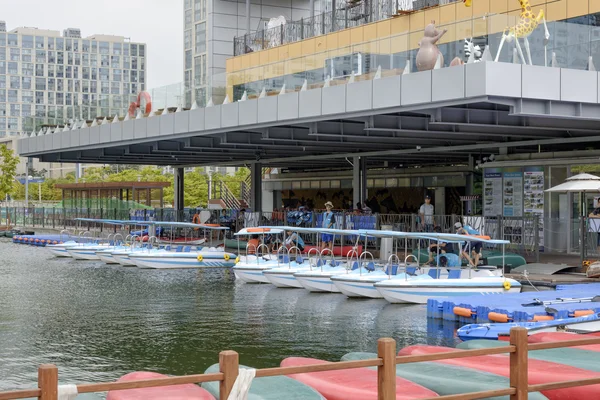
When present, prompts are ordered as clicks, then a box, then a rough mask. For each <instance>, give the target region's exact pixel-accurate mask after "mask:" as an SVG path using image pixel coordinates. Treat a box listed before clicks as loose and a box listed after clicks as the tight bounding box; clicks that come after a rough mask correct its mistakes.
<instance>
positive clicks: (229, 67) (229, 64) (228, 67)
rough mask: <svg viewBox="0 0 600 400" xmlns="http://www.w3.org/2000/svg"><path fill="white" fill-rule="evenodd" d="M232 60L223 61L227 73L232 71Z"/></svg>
mask: <svg viewBox="0 0 600 400" xmlns="http://www.w3.org/2000/svg"><path fill="white" fill-rule="evenodd" d="M233 60H234V59H233V58H228V59H227V60H225V69H226V70H227V71H233Z"/></svg>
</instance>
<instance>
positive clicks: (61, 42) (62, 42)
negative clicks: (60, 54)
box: [56, 38, 65, 51]
mask: <svg viewBox="0 0 600 400" xmlns="http://www.w3.org/2000/svg"><path fill="white" fill-rule="evenodd" d="M56 50H60V51H64V50H65V40H64V39H63V38H56Z"/></svg>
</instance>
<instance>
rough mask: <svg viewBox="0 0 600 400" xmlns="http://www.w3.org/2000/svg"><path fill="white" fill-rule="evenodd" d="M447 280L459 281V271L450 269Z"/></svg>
mask: <svg viewBox="0 0 600 400" xmlns="http://www.w3.org/2000/svg"><path fill="white" fill-rule="evenodd" d="M448 279H460V269H451V270H450V272H448Z"/></svg>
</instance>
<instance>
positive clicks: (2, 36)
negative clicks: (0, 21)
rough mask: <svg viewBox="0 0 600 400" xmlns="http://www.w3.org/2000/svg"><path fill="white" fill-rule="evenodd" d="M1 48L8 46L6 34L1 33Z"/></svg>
mask: <svg viewBox="0 0 600 400" xmlns="http://www.w3.org/2000/svg"><path fill="white" fill-rule="evenodd" d="M0 46H6V33H0Z"/></svg>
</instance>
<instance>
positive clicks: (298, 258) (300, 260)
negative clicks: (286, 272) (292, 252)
mask: <svg viewBox="0 0 600 400" xmlns="http://www.w3.org/2000/svg"><path fill="white" fill-rule="evenodd" d="M303 262H304V259H303V258H302V256H298V257H296V263H298V264H302V263H303Z"/></svg>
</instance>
